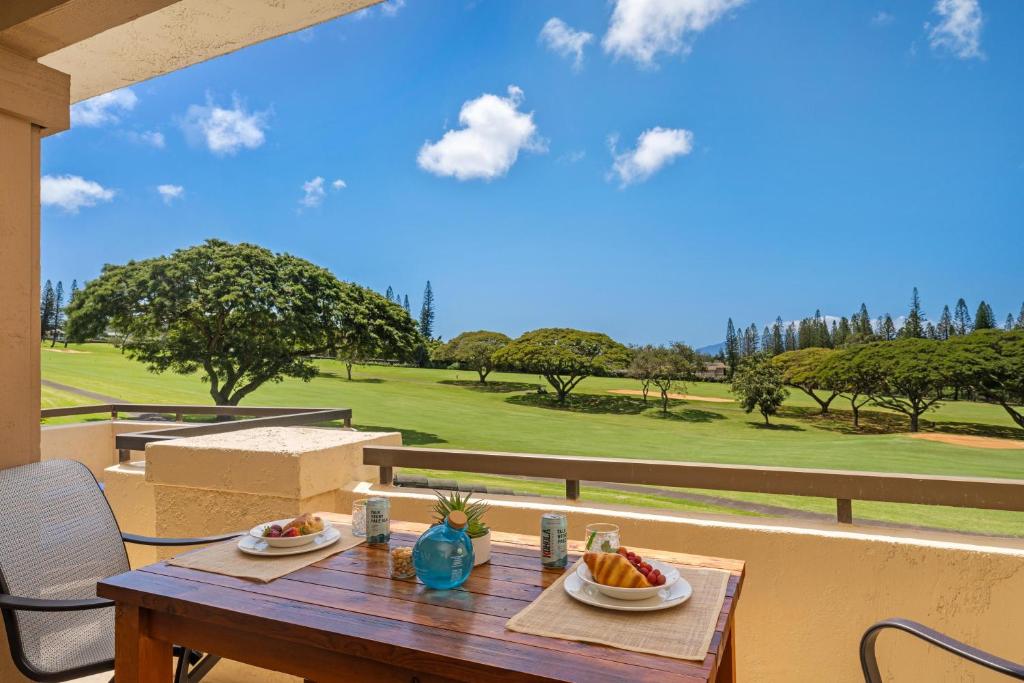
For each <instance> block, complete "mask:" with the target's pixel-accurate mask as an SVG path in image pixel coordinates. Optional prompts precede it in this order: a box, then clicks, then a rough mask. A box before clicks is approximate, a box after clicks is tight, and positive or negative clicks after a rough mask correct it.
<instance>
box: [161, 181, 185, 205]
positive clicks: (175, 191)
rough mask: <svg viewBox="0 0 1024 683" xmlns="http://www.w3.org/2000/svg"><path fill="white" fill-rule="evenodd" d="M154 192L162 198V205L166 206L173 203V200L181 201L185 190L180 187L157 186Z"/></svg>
mask: <svg viewBox="0 0 1024 683" xmlns="http://www.w3.org/2000/svg"><path fill="white" fill-rule="evenodd" d="M156 191H157V192H158V193H160V196H161V197H163V200H164V204H167V205H168V206H170V205H171V203H172V202H174V200H175V199H182V198H183V197H184V196H185V188H184V187H182V186H181V185H157V186H156Z"/></svg>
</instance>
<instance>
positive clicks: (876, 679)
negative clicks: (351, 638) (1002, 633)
mask: <svg viewBox="0 0 1024 683" xmlns="http://www.w3.org/2000/svg"><path fill="white" fill-rule="evenodd" d="M890 628H891V629H895V630H897V631H903V632H904V633H909V634H910V635H912V636H914V637H916V638H919V639H921V640H923V641H925V642H926V643H930V644H932V645H934V646H936V647H940V648H942V649H943V650H945V651H946V652H950V653H952V654H954V655H956V656H957V657H960V658H961V659H966V660H968V661H970V662H974V663H975V664H977V665H978V666H983V667H985V668H986V669H991V670H992V671H996V672H999V673H1001V674H1003V675H1004V676H1009V677H1010V678H1014V679H1016V680H1018V681H1024V665H1021V664H1014V663H1013V662H1011V661H1008V660H1005V659H1003V658H1002V657H996V656H995V655H992V654H989V653H988V652H983V651H982V650H979V649H977V648H974V647H971V646H970V645H967V644H966V643H961V642H960V641H959V640H954V639H953V638H950V637H949V636H947V635H944V634H942V633H939V632H938V631H934V630H932V629H930V628H928V627H927V626H925V625H924V624H919V623H917V622H916V621H910V620H909V619H886V620H885V621H880V622H878V623H877V624H875V625H874V626H872V627H871V628H869V629H868V630H867V631H865V632H864V636H863V637H862V638H861V640H860V666H861V670H862V671H863V672H864V681H865V682H866V683H882V675H881V674H880V673H879V671H878V661H877V660H876V659H875V640H877V638H878V634H880V633H881V632H882V631H884V630H886V629H890Z"/></svg>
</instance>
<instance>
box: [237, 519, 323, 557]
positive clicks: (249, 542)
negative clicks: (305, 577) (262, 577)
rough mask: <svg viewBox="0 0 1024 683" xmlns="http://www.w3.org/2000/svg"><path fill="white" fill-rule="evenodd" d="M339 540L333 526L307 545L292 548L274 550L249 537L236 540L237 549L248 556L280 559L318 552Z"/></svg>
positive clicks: (257, 539) (261, 541)
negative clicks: (286, 556) (284, 556)
mask: <svg viewBox="0 0 1024 683" xmlns="http://www.w3.org/2000/svg"><path fill="white" fill-rule="evenodd" d="M339 538H341V532H340V531H338V530H337V529H335V528H334V527H333V526H329V527H327V528H326V529H324V530H323V531H321V532H320V533H318V534H317V535H316V536H314V537H313V540H312V541H310V542H309V543H306V544H305V545H300V546H296V547H294V548H275V547H274V546H272V545H270V544H269V543H267V542H266V541H265V540H264V539H262V538H257V537H255V536H252V535H249V536H242V537H241V538H239V539H238V549H239V550H241V551H242V552H243V553H247V554H249V555H260V556H262V557H281V556H282V555H299V554H300V553H308V552H310V551H313V550H320V548H326V547H327V546H329V545H332V544H334V543H337V542H338V539H339Z"/></svg>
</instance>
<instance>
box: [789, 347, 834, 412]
mask: <svg viewBox="0 0 1024 683" xmlns="http://www.w3.org/2000/svg"><path fill="white" fill-rule="evenodd" d="M834 353H835V351H833V350H832V349H822V348H808V349H800V350H798V351H787V352H786V353H783V354H781V355H778V356H776V357H775V358H773V359H772V363H774V364H775V365H776V366H777V367H778V368H779V370H781V371H782V381H783V382H784V383H785V384H788V385H789V386H791V387H796V388H797V389H799V390H800V391H802V392H804V393H805V394H807V395H808V396H810V397H811V398H813V399H814V401H815V403H817V404H818V407H819V408H820V409H821V414H822V415H825V414H826V413H828V406H829V404H830V403H832V401H833V400H834V399H835V397H836V396H838V395H839V392H838V391H837V390H835V389H831V388H829V387H828V385H826V384H825V383H824V382H823V381H822V375H821V369H822V366H823V365H824V363H825V362H826V361H827V360H828V359H829V357H831V356H832V355H833V354H834ZM818 392H821V395H819V393H818Z"/></svg>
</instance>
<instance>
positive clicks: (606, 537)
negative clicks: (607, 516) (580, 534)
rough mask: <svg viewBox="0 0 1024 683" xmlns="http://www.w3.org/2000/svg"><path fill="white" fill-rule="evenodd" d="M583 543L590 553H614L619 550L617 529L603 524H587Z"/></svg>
mask: <svg viewBox="0 0 1024 683" xmlns="http://www.w3.org/2000/svg"><path fill="white" fill-rule="evenodd" d="M583 542H584V544H585V545H586V548H587V550H590V551H591V552H595V553H614V552H615V551H616V550H618V549H619V527H618V525H617V524H608V523H605V522H597V523H594V524H588V525H587V535H586V537H585V538H584V539H583Z"/></svg>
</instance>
